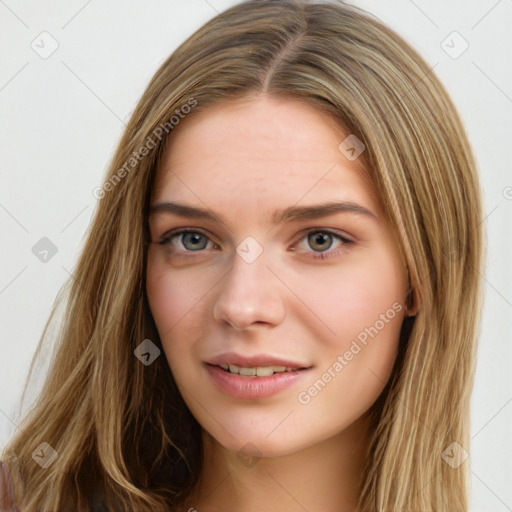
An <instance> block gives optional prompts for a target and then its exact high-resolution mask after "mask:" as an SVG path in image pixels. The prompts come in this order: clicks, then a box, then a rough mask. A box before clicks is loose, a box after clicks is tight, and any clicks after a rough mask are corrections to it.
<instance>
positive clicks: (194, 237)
mask: <svg viewBox="0 0 512 512" xmlns="http://www.w3.org/2000/svg"><path fill="white" fill-rule="evenodd" d="M209 242H210V243H211V244H213V245H215V244H214V243H213V242H212V241H211V240H210V239H209V238H208V237H207V236H206V235H205V234H203V233H201V232H200V231H194V230H191V229H180V230H174V231H171V232H170V233H168V234H166V235H164V237H163V238H162V240H160V241H159V242H158V243H159V244H160V245H167V244H172V245H174V246H175V247H176V248H177V249H181V250H183V249H184V250H185V251H186V252H194V251H202V250H204V249H206V248H207V245H208V243H209Z"/></svg>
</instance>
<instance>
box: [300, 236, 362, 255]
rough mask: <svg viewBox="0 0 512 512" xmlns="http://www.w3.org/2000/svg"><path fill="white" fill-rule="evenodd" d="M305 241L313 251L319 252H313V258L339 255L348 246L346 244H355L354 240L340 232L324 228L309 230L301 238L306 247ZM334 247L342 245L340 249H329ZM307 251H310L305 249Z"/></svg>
mask: <svg viewBox="0 0 512 512" xmlns="http://www.w3.org/2000/svg"><path fill="white" fill-rule="evenodd" d="M304 241H306V245H307V247H309V248H311V249H313V253H317V254H312V257H313V258H330V257H333V256H337V255H338V254H339V253H340V250H341V251H343V249H345V248H346V247H344V246H347V245H351V244H354V241H353V240H350V239H348V238H347V237H345V236H342V235H340V234H338V233H333V232H332V231H329V230H324V229H316V230H314V231H309V232H308V233H306V235H305V236H304V237H302V238H301V240H300V242H301V243H300V244H299V245H302V246H303V247H304ZM333 247H334V248H337V247H341V249H340V250H338V251H335V250H334V251H329V249H331V248H333ZM305 252H310V251H307V249H305Z"/></svg>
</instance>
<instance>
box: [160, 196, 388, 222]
mask: <svg viewBox="0 0 512 512" xmlns="http://www.w3.org/2000/svg"><path fill="white" fill-rule="evenodd" d="M150 213H168V214H175V215H179V216H181V217H189V218H192V219H208V220H213V221H216V222H221V223H223V224H225V220H224V219H223V218H222V217H221V216H219V215H217V214H215V213H214V212H212V211H211V210H208V209H206V208H199V207H197V206H189V205H185V204H182V203H176V202H163V203H155V204H153V205H151V207H150ZM336 213H355V214H358V215H361V216H364V217H367V218H369V219H373V220H376V221H377V222H379V218H378V216H377V215H376V214H375V213H373V212H372V211H370V210H368V209H367V208H364V207H363V206H361V205H359V204H357V203H353V202H351V201H331V202H327V203H322V204H315V205H311V206H290V207H288V208H285V209H284V210H277V211H274V212H273V214H272V218H271V220H272V223H273V224H283V223H285V222H291V221H301V220H313V219H320V218H322V217H327V216H329V215H334V214H336Z"/></svg>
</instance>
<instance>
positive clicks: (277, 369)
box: [219, 363, 294, 377]
mask: <svg viewBox="0 0 512 512" xmlns="http://www.w3.org/2000/svg"><path fill="white" fill-rule="evenodd" d="M219 366H220V367H221V368H222V369H223V370H226V371H229V372H230V373H235V374H238V375H242V376H244V377H256V376H257V377H270V376H271V375H273V374H274V373H283V372H291V371H294V368H287V367H286V366H250V367H243V366H237V365H236V364H226V363H223V364H219Z"/></svg>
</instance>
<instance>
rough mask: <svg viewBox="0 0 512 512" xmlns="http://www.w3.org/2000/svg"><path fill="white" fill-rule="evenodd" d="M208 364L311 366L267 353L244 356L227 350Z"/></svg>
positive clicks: (251, 366) (245, 366) (250, 366)
mask: <svg viewBox="0 0 512 512" xmlns="http://www.w3.org/2000/svg"><path fill="white" fill-rule="evenodd" d="M207 363H208V364H212V365H214V366H219V365H221V364H234V365H236V366H241V367H242V368H253V367H256V366H284V367H286V368H309V367H310V365H307V364H302V363H299V362H297V361H290V360H289V359H283V358H280V357H275V356H270V355H267V354H256V355H252V356H244V355H241V354H237V353H236V352H225V353H223V354H220V355H218V356H215V357H212V358H211V359H210V360H208V361H207Z"/></svg>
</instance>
